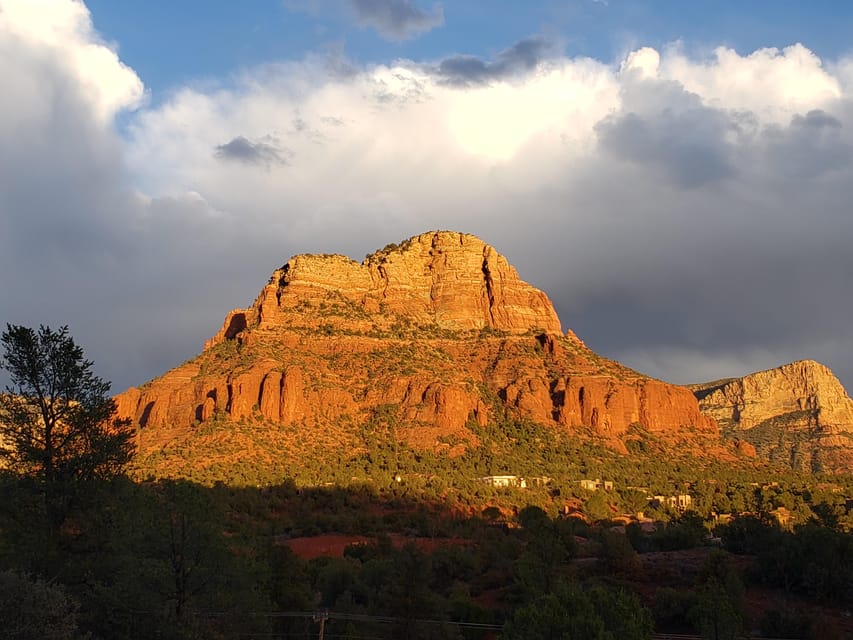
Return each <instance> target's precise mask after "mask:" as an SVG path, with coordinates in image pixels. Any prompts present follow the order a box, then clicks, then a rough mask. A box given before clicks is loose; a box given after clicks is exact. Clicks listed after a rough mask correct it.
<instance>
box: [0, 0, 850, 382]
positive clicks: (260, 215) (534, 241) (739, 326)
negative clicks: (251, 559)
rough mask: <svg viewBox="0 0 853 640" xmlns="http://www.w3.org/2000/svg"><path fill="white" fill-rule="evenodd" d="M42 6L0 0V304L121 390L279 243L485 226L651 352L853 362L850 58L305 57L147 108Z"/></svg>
mask: <svg viewBox="0 0 853 640" xmlns="http://www.w3.org/2000/svg"><path fill="white" fill-rule="evenodd" d="M29 4H30V3H27V2H20V3H12V2H11V0H0V7H2V9H3V12H2V13H0V52H2V55H0V89H2V91H3V93H4V95H15V96H16V100H14V101H8V100H7V101H2V102H0V134H2V136H3V140H4V144H3V145H2V146H0V167H2V168H3V170H2V171H0V211H2V213H3V215H2V216H0V270H2V272H3V273H6V274H15V277H7V279H6V281H4V286H3V287H2V288H0V310H2V312H3V313H2V318H0V320H2V321H10V322H26V323H28V324H38V323H39V322H48V323H51V324H55V325H56V324H64V323H69V324H70V325H71V330H72V332H73V333H74V334H75V336H77V337H79V339H80V341H81V343H82V344H83V345H84V346H85V347H86V348H87V352H88V353H89V355H90V356H91V357H92V358H93V359H94V360H95V361H96V363H98V365H99V368H100V369H101V371H102V372H103V374H104V375H106V376H107V377H110V378H112V379H113V380H115V381H116V385H117V386H119V387H121V386H125V385H127V384H131V383H137V384H138V383H140V382H142V381H143V380H144V379H146V378H148V377H152V376H154V375H158V374H159V373H162V372H163V371H165V370H166V369H168V368H169V367H172V366H174V365H176V364H178V363H179V361H180V359H181V358H183V357H189V356H191V355H192V354H194V353H195V352H197V351H198V349H199V348H200V346H201V344H202V343H203V341H204V339H205V338H207V337H209V336H210V335H212V334H213V333H214V332H215V331H216V329H217V328H218V324H219V323H220V322H221V319H222V318H223V317H224V315H225V313H226V312H227V311H228V310H229V309H230V308H232V307H236V306H244V305H247V304H250V303H251V301H252V300H253V299H254V296H255V294H256V293H257V290H258V289H259V288H260V287H261V286H262V284H263V283H264V282H265V281H266V277H267V275H268V274H269V272H271V271H272V269H274V268H275V267H277V266H279V265H280V264H282V262H283V261H284V260H286V259H287V258H288V257H289V256H290V255H292V254H294V253H300V252H341V253H346V254H348V255H351V256H353V257H356V258H359V257H361V256H363V255H364V254H365V253H367V252H369V251H371V250H373V249H375V248H377V247H379V246H383V245H384V244H387V242H391V241H396V240H400V239H402V238H405V237H408V236H410V235H413V234H416V233H419V232H422V231H425V230H427V229H435V228H453V229H459V230H462V231H468V232H472V233H476V234H478V235H480V236H481V237H483V238H484V239H485V240H486V241H488V242H490V243H492V244H493V245H495V246H496V247H497V248H498V249H499V250H500V251H501V252H503V253H504V254H506V255H507V256H508V258H509V259H510V261H511V262H512V263H513V264H515V265H516V266H517V267H518V269H519V271H520V273H521V275H522V277H524V278H525V279H526V280H528V281H530V282H532V283H534V284H535V285H537V286H539V287H541V288H543V289H545V290H546V291H547V292H548V293H549V295H550V296H551V297H552V299H553V300H554V301H555V304H556V306H557V308H558V311H559V312H560V315H561V318H562V320H563V323H564V326H565V327H571V328H572V329H573V330H575V331H576V332H577V333H578V334H579V335H580V336H581V337H582V338H584V339H585V340H586V341H587V343H588V344H589V345H590V346H591V347H593V348H594V349H597V350H598V351H600V352H602V353H603V354H605V355H609V356H611V357H620V358H624V359H625V360H626V361H627V363H628V364H629V365H631V366H634V367H635V368H638V369H640V370H645V371H648V372H650V373H653V374H655V375H658V376H660V377H662V378H665V379H671V380H675V381H678V382H690V381H694V380H698V379H701V378H718V377H724V376H730V375H737V374H742V373H745V372H747V371H750V370H755V369H761V368H765V367H767V366H772V365H774V364H781V363H782V362H785V361H787V360H793V359H797V358H804V357H811V358H816V359H819V360H823V361H825V362H826V363H827V364H828V365H829V366H831V367H833V368H834V369H835V370H836V371H837V372H838V373H839V374H841V375H842V377H843V378H844V381H845V382H846V383H847V384H848V385H850V384H851V383H853V365H851V364H850V363H851V362H853V333H851V329H850V326H849V322H848V318H849V317H851V315H853V299H851V297H850V296H849V295H848V293H849V282H848V274H849V273H851V272H853V258H851V254H850V251H849V247H848V246H847V245H848V242H849V238H851V237H853V219H851V217H850V215H849V202H850V201H851V198H853V180H851V177H853V176H851V161H850V160H851V151H850V149H851V147H850V145H851V135H850V130H851V125H853V109H851V106H850V105H851V104H853V102H851V100H850V97H851V92H853V82H851V80H850V79H851V78H853V72H850V71H849V69H850V68H851V66H850V65H849V64H848V63H846V62H845V61H838V62H831V63H830V62H826V61H822V60H820V59H818V58H817V57H816V56H815V55H814V54H813V53H812V52H810V51H809V50H808V49H806V48H805V47H803V46H802V45H794V46H792V47H788V48H786V49H783V50H781V51H777V50H760V51H757V52H754V53H751V54H747V55H740V54H738V53H736V52H734V51H731V50H728V49H718V50H716V52H715V53H714V54H713V55H712V56H711V57H710V58H707V59H705V58H703V59H695V58H691V57H690V56H687V55H686V54H684V53H683V52H682V51H681V50H679V49H678V48H677V47H673V48H669V49H664V50H661V51H655V50H651V49H638V50H637V51H635V52H632V53H631V54H629V55H628V56H626V57H625V59H624V60H615V61H599V60H592V59H588V58H568V57H565V56H563V55H560V54H559V53H558V52H554V51H551V50H546V49H545V48H542V47H544V45H541V46H540V45H538V44H528V45H524V46H520V45H516V46H513V47H510V48H509V49H507V50H506V52H504V53H501V54H499V55H497V56H496V57H495V58H494V59H493V60H491V61H480V62H481V63H482V64H481V65H480V66H478V65H476V64H472V65H471V66H470V68H468V69H467V70H466V69H464V68H462V67H464V65H462V66H461V67H456V68H455V70H454V69H453V66H452V65H451V66H450V67H445V69H444V70H442V68H441V66H442V63H441V62H439V63H438V64H429V63H428V62H424V61H399V62H397V63H394V64H391V65H377V66H374V67H370V68H360V67H358V65H356V64H354V63H352V62H351V61H346V60H340V61H338V62H340V64H337V65H336V66H335V67H334V68H338V69H339V68H342V65H343V67H345V68H346V69H348V71H347V73H338V72H336V71H334V69H333V68H330V66H329V65H328V61H326V60H321V59H318V58H312V57H308V58H306V59H305V60H302V61H291V62H285V63H277V64H270V65H266V66H264V67H260V68H256V69H249V70H246V71H245V72H244V73H243V74H242V75H240V76H238V77H235V78H231V79H228V80H227V81H223V82H222V83H221V84H219V85H217V86H215V87H213V88H208V85H206V87H205V88H198V87H196V88H189V87H187V88H184V89H181V90H178V91H176V92H175V93H174V94H172V95H171V96H170V97H169V98H168V99H167V100H165V101H164V102H163V103H162V104H159V105H157V106H153V107H152V106H146V105H145V103H144V89H143V86H142V83H141V81H140V80H139V78H138V77H137V76H136V74H135V73H133V71H132V70H130V69H128V68H127V67H125V66H123V65H122V64H121V62H120V60H119V59H118V56H117V54H116V52H115V49H114V48H112V47H110V46H108V45H106V44H104V43H103V42H102V41H101V40H100V38H99V37H98V35H97V34H96V33H94V32H93V31H92V29H91V21H90V19H89V17H88V14H87V13H86V12H85V8H84V7H83V5H82V4H80V3H78V2H70V1H68V2H62V1H61V0H55V3H54V5H52V6H54V7H55V8H56V9H57V12H51V16H52V18H51V19H52V20H53V21H54V22H56V25H55V27H51V28H47V27H46V26H44V25H42V24H40V23H39V22H38V20H35V19H34V18H32V15H30V14H27V13H26V11H25V10H24V9H22V8H21V7H26V6H27V5H29ZM9 8H11V9H14V10H15V11H18V12H17V13H15V12H14V11H10V10H7V9H9ZM28 15H29V17H28ZM92 51H94V52H97V55H95V56H94V58H92V57H90V56H89V54H86V53H85V52H92ZM84 54H85V55H84ZM93 59H97V60H99V62H98V63H97V64H99V65H100V64H102V65H104V66H103V69H107V70H109V72H108V73H106V72H105V73H104V74H102V73H101V72H94V71H93V69H95V68H96V67H97V65H95V63H93V62H92V60H93ZM543 62H547V64H543ZM92 65H95V66H92ZM449 69H450V70H449ZM460 69H462V70H461V71H460ZM483 69H485V71H484V70H483ZM472 70H473V71H472ZM767 78H771V79H772V80H769V81H768V80H767ZM36 79H37V81H36ZM508 80H511V81H508ZM133 109H136V110H137V111H136V112H135V113H134V114H133V115H132V116H131V118H130V121H129V125H128V128H127V132H126V135H124V136H119V135H118V134H117V133H116V130H115V127H114V125H113V123H112V119H113V118H114V116H115V115H116V114H117V113H118V112H120V111H122V110H124V111H128V110H133ZM291 157H292V158H293V162H287V161H288V160H289V159H290V158H291Z"/></svg>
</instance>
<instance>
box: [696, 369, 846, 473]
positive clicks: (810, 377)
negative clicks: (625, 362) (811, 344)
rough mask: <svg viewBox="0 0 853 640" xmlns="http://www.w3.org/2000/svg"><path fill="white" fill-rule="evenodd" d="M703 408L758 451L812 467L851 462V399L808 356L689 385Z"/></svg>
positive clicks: (839, 466) (842, 467) (831, 467)
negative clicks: (740, 376)
mask: <svg viewBox="0 0 853 640" xmlns="http://www.w3.org/2000/svg"><path fill="white" fill-rule="evenodd" d="M692 389H693V392H694V393H695V394H696V397H697V399H698V400H699V406H700V408H701V410H702V412H703V413H705V414H706V415H708V416H711V417H713V418H714V419H715V420H717V422H718V423H719V424H720V425H721V426H722V427H723V428H724V429H726V430H727V431H728V432H731V433H732V434H733V435H736V436H737V437H740V438H742V439H743V440H745V441H747V442H748V443H749V444H750V445H751V446H752V447H754V448H755V450H756V451H757V452H758V455H759V456H760V457H764V458H770V459H775V460H778V461H784V460H785V459H790V460H791V463H792V464H793V466H796V467H804V468H808V467H811V468H813V469H814V470H828V471H849V470H850V469H851V468H853V437H851V435H850V434H851V433H853V401H851V400H850V398H849V397H848V396H847V392H846V391H845V390H844V387H842V386H841V383H840V382H839V381H838V379H837V378H836V377H835V375H834V374H833V373H832V371H830V370H829V369H828V368H827V367H825V366H824V365H822V364H820V363H819V362H815V361H813V360H800V361H798V362H793V363H791V364H786V365H784V366H781V367H778V368H776V369H769V370H767V371H759V372H757V373H753V374H750V375H748V376H744V377H743V378H732V379H729V380H722V381H718V382H711V383H705V384H699V385H693V386H692Z"/></svg>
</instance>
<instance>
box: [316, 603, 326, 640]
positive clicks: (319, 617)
mask: <svg viewBox="0 0 853 640" xmlns="http://www.w3.org/2000/svg"><path fill="white" fill-rule="evenodd" d="M328 619H329V611H328V610H325V611H321V612H320V613H315V614H314V622H317V621H319V622H320V635H319V636H318V638H319V639H320V640H323V634H324V633H325V631H326V620H328Z"/></svg>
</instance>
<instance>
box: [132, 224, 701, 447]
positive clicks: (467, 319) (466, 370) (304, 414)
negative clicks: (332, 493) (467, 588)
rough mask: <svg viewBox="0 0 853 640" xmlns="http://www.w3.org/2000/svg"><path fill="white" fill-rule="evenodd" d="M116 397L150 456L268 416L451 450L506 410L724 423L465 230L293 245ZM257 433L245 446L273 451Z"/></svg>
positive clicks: (218, 441)
mask: <svg viewBox="0 0 853 640" xmlns="http://www.w3.org/2000/svg"><path fill="white" fill-rule="evenodd" d="M117 402H118V406H119V412H120V414H121V415H122V416H126V417H130V418H131V419H133V420H134V422H135V423H136V424H137V425H139V441H138V445H139V450H140V452H141V453H142V455H143V456H145V455H149V456H151V455H156V454H157V452H158V451H161V450H164V447H170V448H171V450H175V447H176V444H175V443H186V444H185V445H180V446H198V443H199V442H200V441H202V440H203V439H205V438H207V441H208V444H209V445H210V444H211V443H213V445H212V446H213V449H212V450H213V451H214V452H215V451H216V447H217V446H221V447H222V448H223V449H224V448H227V447H228V446H232V445H233V440H234V438H236V437H237V436H238V434H239V433H240V432H241V429H242V430H246V429H250V428H255V427H257V426H259V425H260V426H263V428H264V429H266V430H267V434H269V433H271V432H272V433H276V434H280V439H281V442H283V443H286V446H284V445H283V446H282V449H281V450H278V453H276V454H275V455H276V456H280V455H284V456H291V457H292V456H297V457H298V456H299V455H302V454H303V453H306V452H308V451H310V449H311V448H315V447H332V448H334V449H335V450H336V451H339V452H340V455H342V456H346V455H347V452H348V451H353V450H357V449H358V447H359V446H363V438H361V439H360V437H359V435H358V434H360V433H363V431H364V429H365V425H366V424H374V423H375V422H376V420H377V416H384V418H383V419H386V420H387V421H388V422H389V423H391V424H393V432H394V438H395V439H397V440H399V441H402V442H406V443H408V444H410V445H411V446H412V447H415V448H419V449H428V450H431V451H436V452H442V451H443V452H446V453H447V454H448V455H451V456H454V455H460V454H462V453H464V452H465V451H467V450H469V449H471V448H476V447H478V446H479V437H478V430H479V429H487V428H491V427H492V425H494V424H496V422H497V421H498V419H499V418H500V417H501V416H503V415H504V414H505V413H506V412H509V413H510V414H511V415H515V416H518V417H520V418H525V419H529V420H532V421H535V422H537V423H539V424H543V425H547V426H550V427H552V428H553V429H556V430H564V431H570V432H577V433H584V434H588V435H591V436H593V437H597V438H600V439H602V440H604V441H606V442H608V443H610V444H611V445H612V446H613V447H615V448H617V449H621V450H624V446H625V444H624V438H625V436H626V434H627V432H628V431H629V429H630V428H632V426H633V427H638V428H641V429H642V430H644V431H645V432H649V433H652V434H656V436H660V437H661V438H667V437H672V438H676V439H677V438H678V437H680V436H681V435H682V434H683V432H684V431H685V430H686V429H690V430H691V433H694V434H695V433H698V434H703V435H704V436H707V437H709V438H711V439H715V438H716V437H717V435H718V431H717V426H716V423H715V422H714V420H713V419H712V418H709V417H706V416H704V415H702V414H701V413H700V411H699V407H698V404H697V402H696V399H695V398H694V396H693V395H692V393H691V392H690V390H689V389H687V388H684V387H678V386H674V385H669V384H666V383H663V382H660V381H657V380H652V379H650V378H648V377H646V376H643V375H641V374H639V373H637V372H635V371H632V370H630V369H628V368H626V367H624V366H622V365H620V364H619V363H616V362H612V361H609V360H606V359H604V358H601V357H599V356H597V355H596V354H595V353H593V352H592V351H591V350H589V349H588V348H587V347H586V346H585V345H584V344H583V343H582V342H581V341H580V340H579V339H577V338H576V337H575V336H574V334H573V333H571V332H568V333H567V334H565V335H564V334H563V333H562V332H561V326H560V321H559V319H558V318H557V315H556V313H555V312H554V308H553V306H552V305H551V302H550V300H549V299H548V297H547V296H546V295H545V294H544V293H543V292H542V291H540V290H538V289H536V288H534V287H532V286H531V285H529V284H527V283H525V282H523V281H522V280H521V279H519V277H518V274H517V273H516V271H515V269H514V268H513V267H512V266H511V265H510V264H509V263H508V262H507V260H506V259H505V258H504V257H503V256H501V255H500V254H499V253H498V252H497V251H495V249H493V248H492V247H490V246H489V245H487V244H485V243H484V242H483V241H482V240H480V239H478V238H476V237H474V236H471V235H467V234H461V233H454V232H433V233H427V234H423V235H420V236H416V237H414V238H411V239H409V240H406V241H404V242H403V243H401V244H400V245H389V246H388V247H386V248H385V249H383V250H381V251H379V252H376V253H374V254H372V255H370V256H367V258H366V259H365V260H364V262H362V263H357V262H354V261H352V260H350V259H349V258H346V257H344V256H337V255H334V256H309V255H300V256H296V257H294V258H291V259H290V260H289V261H288V262H287V263H286V264H285V265H284V266H283V267H282V268H280V269H277V270H276V271H275V272H273V275H272V277H271V278H270V280H269V283H268V284H267V285H266V286H265V287H264V288H263V290H262V291H261V293H260V295H259V296H258V297H257V299H256V301H255V303H254V304H253V305H252V306H251V307H250V308H248V309H238V310H235V311H232V312H231V313H230V314H228V316H227V318H226V320H225V323H224V324H223V327H222V329H221V330H220V331H219V332H218V333H217V334H216V335H215V336H214V337H213V338H212V339H211V340H209V341H208V343H207V344H206V346H205V350H204V352H203V353H202V354H201V355H199V356H198V357H197V358H195V359H193V360H192V361H190V362H187V363H185V364H183V365H181V366H180V367H178V368H176V369H174V370H172V371H170V372H168V373H166V374H165V375H164V376H162V377H161V378H158V379H157V380H154V381H152V382H150V383H148V384H147V385H144V386H143V387H141V388H139V389H129V390H128V391H126V392H124V393H123V394H121V395H120V396H118V398H117ZM241 425H243V426H241ZM229 443H230V444H229ZM246 446H247V448H248V449H249V450H247V451H246V452H245V455H246V456H254V457H256V458H258V459H259V460H260V461H263V460H264V459H265V458H266V457H270V456H272V454H271V453H270V452H269V451H263V450H253V449H252V445H251V444H248V445H246ZM214 457H215V455H214Z"/></svg>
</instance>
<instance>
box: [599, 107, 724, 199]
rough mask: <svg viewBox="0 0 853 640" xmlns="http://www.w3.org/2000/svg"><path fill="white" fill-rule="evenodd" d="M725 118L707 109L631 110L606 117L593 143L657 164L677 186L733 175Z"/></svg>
mask: <svg viewBox="0 0 853 640" xmlns="http://www.w3.org/2000/svg"><path fill="white" fill-rule="evenodd" d="M728 128H729V126H728V122H727V120H726V118H725V117H724V116H723V115H722V114H720V113H717V112H715V111H713V110H711V109H696V110H692V111H688V112H684V113H674V112H671V111H665V112H662V113H659V114H655V115H654V116H652V117H643V116H640V115H637V114H635V113H628V114H625V115H621V116H615V117H612V118H608V119H607V120H605V121H603V122H602V123H600V124H599V126H598V136H599V142H600V143H601V145H602V147H603V148H604V149H605V150H607V151H608V152H610V153H612V154H613V155H614V156H615V157H617V158H621V159H625V160H630V161H632V162H636V163H644V164H648V165H651V166H655V167H657V168H659V169H660V170H661V171H662V172H663V173H664V174H665V175H666V176H667V177H668V179H669V180H671V181H672V182H673V183H674V184H675V185H676V186H678V187H682V188H694V187H698V186H701V185H703V184H709V183H713V182H718V181H720V180H723V179H725V178H729V177H731V176H732V175H733V174H734V168H733V167H732V164H731V161H730V158H729V156H730V154H731V150H730V149H729V145H728V144H727V143H726V142H725V138H724V135H723V134H724V133H725V131H726V130H727V129H728Z"/></svg>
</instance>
